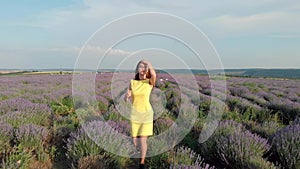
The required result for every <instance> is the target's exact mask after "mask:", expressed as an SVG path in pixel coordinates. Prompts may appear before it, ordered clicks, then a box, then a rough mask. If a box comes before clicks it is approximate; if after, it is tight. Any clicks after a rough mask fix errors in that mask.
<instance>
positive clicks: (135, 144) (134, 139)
mask: <svg viewBox="0 0 300 169" xmlns="http://www.w3.org/2000/svg"><path fill="white" fill-rule="evenodd" d="M132 141H133V144H134V146H135V147H137V146H138V138H137V137H132Z"/></svg>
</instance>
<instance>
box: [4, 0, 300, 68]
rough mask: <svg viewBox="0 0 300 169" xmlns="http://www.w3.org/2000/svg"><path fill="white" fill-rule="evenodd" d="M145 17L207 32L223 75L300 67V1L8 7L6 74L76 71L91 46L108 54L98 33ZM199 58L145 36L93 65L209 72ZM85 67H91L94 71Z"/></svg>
mask: <svg viewBox="0 0 300 169" xmlns="http://www.w3.org/2000/svg"><path fill="white" fill-rule="evenodd" d="M145 12H155V13H163V14H170V15H172V16H176V17H179V18H181V19H183V20H185V21H186V22H189V23H190V24H191V25H193V26H195V27H196V28H197V29H199V30H201V32H202V33H203V34H205V37H207V39H208V40H209V42H211V45H213V47H214V48H215V50H216V53H217V54H218V57H219V60H216V61H215V62H220V65H222V67H223V68H227V69H228V68H235V69H237V68H300V1H295V0H285V1H283V0H226V1H217V0H211V1H204V0H190V1H180V0H165V1H159V0H149V1H145V0H133V1H128V0H122V1H121V0H112V1H101V0H64V1H61V0H51V1H50V0H48V1H40V0H27V1H21V0H16V1H8V0H6V1H1V6H0V37H1V38H0V69H65V68H67V69H73V68H74V67H76V65H78V56H80V55H79V54H80V51H82V49H83V47H84V46H85V47H86V48H84V52H85V53H88V54H89V55H95V56H96V55H99V53H101V52H102V53H103V50H104V51H106V47H104V46H101V43H100V42H99V41H101V37H100V36H93V35H95V33H97V31H98V32H99V30H101V28H103V27H105V26H107V25H109V23H112V21H116V20H119V19H120V18H124V17H125V16H130V15H134V14H137V13H145ZM157 20H159V18H158V19H157ZM149 22H151V21H149ZM154 22H155V23H158V21H154ZM134 26H135V27H138V26H139V25H138V23H137V25H131V27H120V30H122V29H123V30H124V29H133V28H132V27H134ZM174 29H177V30H180V31H181V33H182V34H188V33H189V31H188V30H184V29H180V27H175V28H174ZM111 36H114V35H111ZM195 37H196V36H195ZM93 38H94V39H93ZM95 38H98V39H97V40H99V41H97V40H95ZM112 39H113V38H112ZM91 40H93V41H94V43H93V44H90V41H91ZM192 40H193V41H194V42H197V41H198V39H196V38H195V39H192ZM97 42H99V44H97ZM199 46H200V48H201V44H199ZM203 48H204V47H203ZM191 55H193V53H192V52H191V51H188V49H187V48H185V47H183V45H182V43H179V42H178V41H176V40H174V39H170V38H168V37H164V36H158V35H142V36H134V37H131V38H128V39H125V40H124V41H122V42H120V43H118V44H116V45H115V46H113V47H112V48H111V51H110V53H109V54H108V55H107V57H106V58H104V59H103V60H102V61H99V57H93V58H92V59H94V62H96V63H101V64H98V68H117V67H122V68H133V65H135V64H136V63H137V61H138V60H139V59H140V58H146V59H148V60H150V61H151V62H152V63H153V65H154V67H160V68H184V67H190V68H199V69H203V68H205V67H206V66H205V64H206V63H199V61H195V57H191ZM80 57H81V56H80ZM199 57H202V56H199ZM87 59H88V58H86V60H87ZM84 60H85V58H81V59H80V61H81V62H82V63H80V64H81V65H83V67H85V68H94V67H89V65H90V63H89V62H88V61H87V62H84Z"/></svg>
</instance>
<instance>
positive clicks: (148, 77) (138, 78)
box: [134, 60, 151, 80]
mask: <svg viewBox="0 0 300 169" xmlns="http://www.w3.org/2000/svg"><path fill="white" fill-rule="evenodd" d="M141 63H143V64H145V62H144V60H141V61H139V63H138V64H137V65H136V68H135V77H134V80H141V79H140V77H139V65H140V64H141ZM146 78H147V79H150V78H151V73H150V69H149V68H148V71H147V74H146Z"/></svg>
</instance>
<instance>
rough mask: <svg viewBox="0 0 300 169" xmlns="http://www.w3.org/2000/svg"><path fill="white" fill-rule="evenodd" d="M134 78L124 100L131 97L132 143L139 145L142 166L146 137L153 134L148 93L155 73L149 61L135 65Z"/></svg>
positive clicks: (141, 166) (141, 164)
mask: <svg viewBox="0 0 300 169" xmlns="http://www.w3.org/2000/svg"><path fill="white" fill-rule="evenodd" d="M135 73H136V74H135V78H134V79H132V80H131V81H130V85H129V88H128V90H127V93H126V96H125V100H126V101H128V99H129V98H130V97H131V100H132V108H131V114H130V126H131V136H132V138H133V144H134V145H135V146H136V147H137V146H138V145H140V150H141V162H140V168H144V164H145V158H146V153H147V138H148V136H151V135H153V109H152V106H151V104H150V94H151V91H152V88H153V86H154V85H155V81H156V73H155V70H154V68H153V67H152V65H151V63H150V62H149V61H146V60H141V61H139V63H138V64H137V66H136V71H135Z"/></svg>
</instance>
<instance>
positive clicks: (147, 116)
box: [130, 79, 154, 137]
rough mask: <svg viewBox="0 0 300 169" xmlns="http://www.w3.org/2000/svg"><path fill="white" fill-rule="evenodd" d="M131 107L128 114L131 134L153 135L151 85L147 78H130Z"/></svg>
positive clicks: (133, 135) (134, 135)
mask: <svg viewBox="0 0 300 169" xmlns="http://www.w3.org/2000/svg"><path fill="white" fill-rule="evenodd" d="M130 84H131V92H132V107H131V114H130V125H131V136H132V137H137V136H151V135H153V114H154V113H153V109H152V106H151V104H150V94H151V90H152V85H150V84H149V79H145V80H131V81H130Z"/></svg>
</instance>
